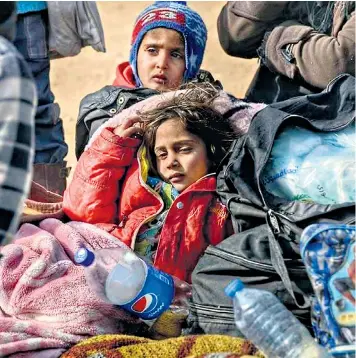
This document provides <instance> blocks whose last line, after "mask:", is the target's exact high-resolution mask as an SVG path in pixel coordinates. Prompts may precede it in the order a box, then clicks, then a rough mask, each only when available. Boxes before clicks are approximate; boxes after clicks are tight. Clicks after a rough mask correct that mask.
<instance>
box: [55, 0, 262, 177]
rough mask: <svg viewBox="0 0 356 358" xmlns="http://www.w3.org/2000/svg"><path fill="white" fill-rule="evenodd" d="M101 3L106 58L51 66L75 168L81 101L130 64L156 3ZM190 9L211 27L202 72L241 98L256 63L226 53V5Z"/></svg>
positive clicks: (85, 55) (87, 52) (196, 4)
mask: <svg viewBox="0 0 356 358" xmlns="http://www.w3.org/2000/svg"><path fill="white" fill-rule="evenodd" d="M97 4H98V8H99V12H100V16H101V20H102V23H103V27H104V33H105V42H106V53H98V52H96V51H94V50H93V49H92V48H89V47H87V48H84V49H83V50H82V52H81V53H80V54H79V55H77V56H76V57H71V58H64V59H59V60H54V61H52V63H51V85H52V91H53V93H54V95H55V97H56V101H57V102H58V103H59V105H60V107H61V117H62V119H63V122H64V130H65V139H66V142H67V143H68V146H69V152H68V156H67V160H68V163H69V165H70V166H72V167H73V168H74V166H75V163H76V158H75V154H74V146H75V143H74V141H75V125H76V120H77V115H78V109H79V103H80V100H81V99H82V98H83V97H84V96H85V95H87V94H89V93H92V92H94V91H97V90H99V89H100V88H102V87H103V86H105V85H108V84H112V81H113V79H114V75H115V68H116V65H117V64H118V63H120V62H123V61H127V60H128V56H129V50H130V38H131V33H132V28H133V24H134V21H135V19H136V16H137V15H138V14H139V13H140V12H141V11H142V10H143V9H144V8H145V7H146V6H147V5H149V4H151V2H143V1H110V2H106V1H105V2H104V1H98V2H97ZM188 4H189V6H191V7H192V8H193V9H194V10H196V11H197V12H198V13H199V14H200V15H201V16H202V18H203V19H204V21H205V23H206V26H207V28H208V43H207V47H206V51H205V56H204V61H203V64H202V68H203V69H207V70H209V71H210V72H211V73H212V74H213V75H214V77H215V78H216V79H219V80H220V81H221V82H222V84H223V86H224V89H225V90H226V91H228V92H230V93H232V94H234V95H235V96H237V97H242V96H243V95H244V93H245V91H246V89H247V87H248V84H249V83H250V81H251V79H252V77H253V75H254V73H255V71H256V68H257V60H255V59H253V60H244V59H237V58H233V57H230V56H228V55H226V54H225V53H224V51H223V50H222V49H221V47H220V44H219V40H218V34H217V29H216V21H217V17H218V14H219V12H220V10H221V8H222V7H223V5H224V4H225V2H222V1H189V2H188ZM72 173H73V170H72Z"/></svg>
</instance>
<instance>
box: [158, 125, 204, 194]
mask: <svg viewBox="0 0 356 358" xmlns="http://www.w3.org/2000/svg"><path fill="white" fill-rule="evenodd" d="M154 152H155V156H156V166H157V170H158V173H159V174H160V176H161V177H162V178H163V179H164V180H165V181H166V182H169V183H171V184H172V185H173V186H174V187H175V188H176V189H177V190H178V191H179V192H182V191H183V190H185V189H186V188H188V186H190V185H191V184H193V183H195V182H196V181H197V180H199V179H200V178H201V177H203V176H204V175H206V174H208V170H209V159H208V156H207V152H206V146H205V144H204V142H203V141H202V140H201V139H200V138H199V137H197V136H196V135H194V134H191V133H189V132H188V131H187V130H186V129H185V127H184V125H183V124H182V123H181V122H180V121H179V120H178V119H170V120H167V121H165V122H164V123H162V124H161V125H160V126H159V127H158V129H157V132H156V142H155V147H154Z"/></svg>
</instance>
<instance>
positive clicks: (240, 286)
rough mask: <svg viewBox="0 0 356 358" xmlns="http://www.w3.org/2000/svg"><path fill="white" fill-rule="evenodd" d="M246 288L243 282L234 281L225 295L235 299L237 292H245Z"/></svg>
mask: <svg viewBox="0 0 356 358" xmlns="http://www.w3.org/2000/svg"><path fill="white" fill-rule="evenodd" d="M244 287H245V285H244V284H243V283H242V281H241V280H239V279H236V280H233V281H231V282H230V283H229V284H228V285H227V286H226V287H225V294H226V296H229V297H231V298H234V297H235V294H236V292H239V291H241V290H243V289H244Z"/></svg>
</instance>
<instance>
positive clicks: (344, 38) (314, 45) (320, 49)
mask: <svg viewBox="0 0 356 358" xmlns="http://www.w3.org/2000/svg"><path fill="white" fill-rule="evenodd" d="M261 49H262V51H261V52H260V55H261V59H262V62H264V63H265V65H266V66H267V67H268V68H269V69H270V70H271V71H274V72H277V73H281V74H283V75H285V76H287V77H289V78H291V79H295V78H300V79H303V80H304V81H305V82H307V83H309V84H311V85H312V86H315V87H318V88H322V89H324V88H325V87H326V86H327V84H328V83H329V82H330V81H331V80H332V79H333V78H335V77H336V76H338V75H339V74H341V73H349V74H351V75H353V76H354V75H355V13H352V15H351V17H350V19H349V20H348V21H347V22H346V23H345V25H344V26H343V28H342V29H341V31H340V32H339V33H338V34H337V36H336V37H333V36H329V35H325V34H321V33H318V32H316V31H315V30H314V29H313V28H312V27H309V26H305V25H302V24H300V23H298V22H297V21H294V20H289V21H285V22H283V23H281V24H280V25H278V26H276V27H275V28H274V29H273V30H272V31H271V33H270V34H267V36H266V38H265V41H264V44H263V46H262V48H261Z"/></svg>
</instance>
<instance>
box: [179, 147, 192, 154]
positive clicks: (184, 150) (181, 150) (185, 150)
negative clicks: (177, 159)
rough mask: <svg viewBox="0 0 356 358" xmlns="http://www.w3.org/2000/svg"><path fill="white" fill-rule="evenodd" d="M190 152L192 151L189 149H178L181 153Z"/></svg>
mask: <svg viewBox="0 0 356 358" xmlns="http://www.w3.org/2000/svg"><path fill="white" fill-rule="evenodd" d="M191 150H192V148H190V147H182V148H180V149H179V151H180V152H182V153H190V151H191Z"/></svg>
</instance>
